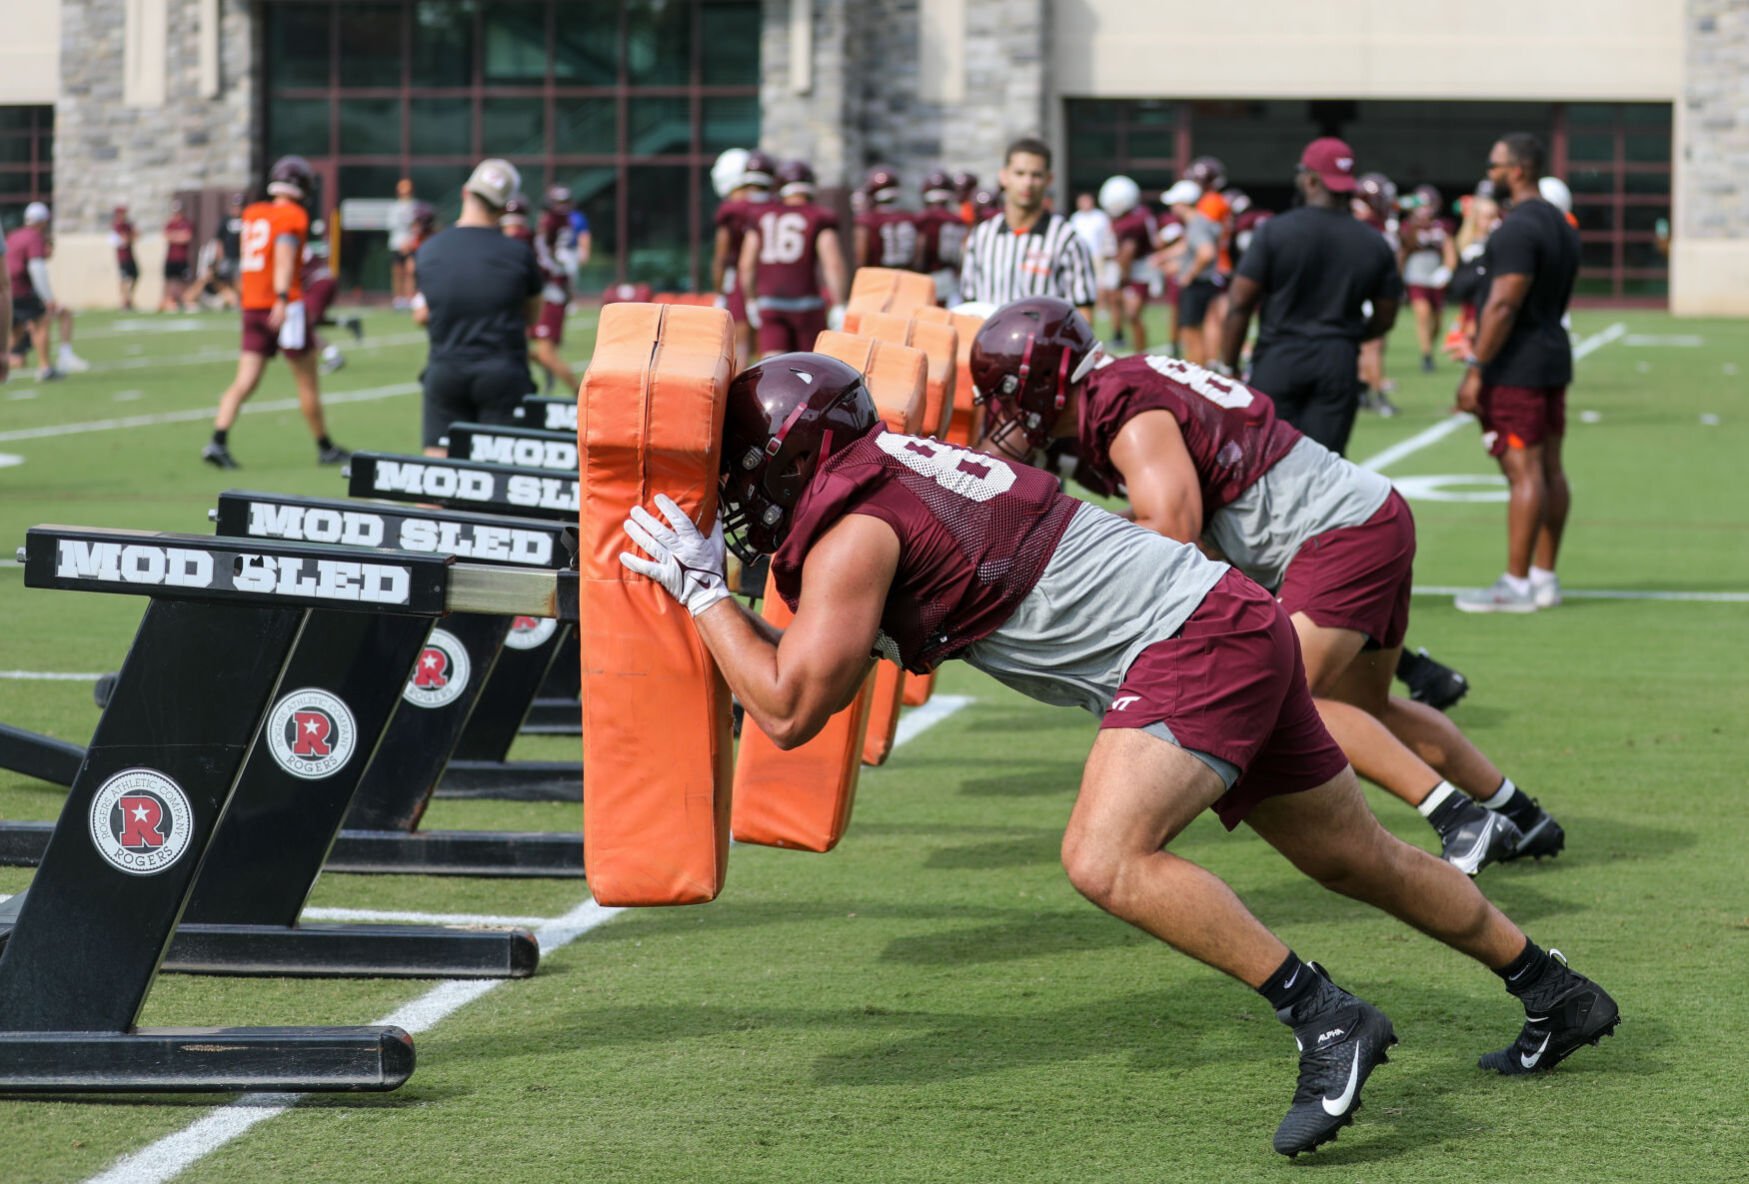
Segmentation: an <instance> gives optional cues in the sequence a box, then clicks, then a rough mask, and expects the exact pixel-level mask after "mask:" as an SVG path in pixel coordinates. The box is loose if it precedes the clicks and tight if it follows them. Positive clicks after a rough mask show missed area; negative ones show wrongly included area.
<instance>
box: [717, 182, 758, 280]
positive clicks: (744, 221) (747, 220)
mask: <svg viewBox="0 0 1749 1184" xmlns="http://www.w3.org/2000/svg"><path fill="white" fill-rule="evenodd" d="M770 208H772V203H771V202H770V201H769V200H763V201H749V200H748V199H747V198H744V197H732V198H730V199H729V200H728V201H725V202H723V203H722V204H721V205H719V206H718V207H717V212H716V215H715V217H714V218H713V219H712V221H713V223H714V224H715V225H717V226H720V227H723V228H724V229H726V230H727V231H728V232H729V270H730V271H733V270H734V269H735V262H736V260H738V259H740V258H741V240H742V239H744V238H746V237H747V227H748V226H749V225H751V224H752V222H753V220H754V219H756V218H757V217H759V215H760V214H761V213H762V212H764V211H765V210H767V209H770Z"/></svg>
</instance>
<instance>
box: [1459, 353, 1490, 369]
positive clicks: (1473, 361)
mask: <svg viewBox="0 0 1749 1184" xmlns="http://www.w3.org/2000/svg"><path fill="white" fill-rule="evenodd" d="M1464 365H1466V366H1468V367H1470V368H1471V369H1472V370H1480V369H1481V368H1482V367H1483V366H1484V365H1486V363H1485V362H1483V361H1482V359H1481V358H1478V357H1477V356H1476V355H1475V354H1471V355H1470V356H1469V357H1467V358H1465V359H1464Z"/></svg>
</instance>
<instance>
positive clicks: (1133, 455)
mask: <svg viewBox="0 0 1749 1184" xmlns="http://www.w3.org/2000/svg"><path fill="white" fill-rule="evenodd" d="M1111 463H1112V464H1113V465H1115V466H1116V467H1117V470H1118V471H1119V472H1121V473H1122V474H1123V479H1124V488H1125V490H1127V491H1128V493H1129V499H1130V508H1131V510H1133V511H1134V513H1135V522H1136V524H1137V525H1138V526H1145V527H1147V528H1148V529H1149V530H1152V531H1155V532H1157V533H1159V534H1163V535H1165V536H1166V537H1167V538H1172V539H1177V540H1178V541H1179V542H1181V543H1195V542H1197V541H1198V540H1199V539H1200V538H1201V537H1202V488H1201V487H1200V486H1199V485H1198V484H1197V480H1196V465H1195V463H1194V462H1193V461H1192V460H1191V459H1190V451H1189V449H1187V448H1185V446H1184V433H1183V431H1181V430H1180V429H1179V427H1178V421H1177V420H1176V419H1173V418H1172V414H1171V412H1168V411H1144V412H1142V413H1141V414H1140V415H1137V416H1136V417H1134V418H1133V419H1131V420H1130V421H1129V422H1128V423H1126V424H1124V426H1123V427H1122V429H1120V430H1119V431H1118V433H1117V436H1116V438H1115V439H1113V440H1112V442H1111Z"/></svg>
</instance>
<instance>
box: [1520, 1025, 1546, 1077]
mask: <svg viewBox="0 0 1749 1184" xmlns="http://www.w3.org/2000/svg"><path fill="white" fill-rule="evenodd" d="M1552 1035H1554V1033H1553V1032H1551V1033H1549V1036H1552ZM1548 1046H1549V1037H1548V1036H1544V1037H1543V1042H1542V1043H1541V1044H1539V1045H1538V1046H1537V1050H1536V1051H1535V1052H1533V1053H1531V1054H1530V1055H1529V1056H1525V1055H1524V1054H1523V1053H1519V1054H1518V1063H1519V1064H1521V1065H1523V1066H1524V1067H1525V1068H1526V1069H1534V1068H1536V1063H1537V1062H1538V1061H1540V1060H1542V1059H1543V1052H1544V1051H1545V1050H1546V1049H1547V1048H1548Z"/></svg>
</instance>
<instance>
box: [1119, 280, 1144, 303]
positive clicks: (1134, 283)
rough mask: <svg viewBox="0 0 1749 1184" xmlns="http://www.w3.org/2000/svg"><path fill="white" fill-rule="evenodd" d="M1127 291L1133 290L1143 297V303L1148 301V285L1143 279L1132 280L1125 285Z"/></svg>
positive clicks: (1124, 288)
mask: <svg viewBox="0 0 1749 1184" xmlns="http://www.w3.org/2000/svg"><path fill="white" fill-rule="evenodd" d="M1123 290H1124V291H1125V292H1133V293H1135V294H1136V295H1137V296H1139V297H1141V300H1142V303H1143V304H1146V303H1148V285H1147V284H1146V283H1145V282H1144V281H1141V280H1131V281H1130V282H1129V283H1127V284H1125V285H1124V286H1123Z"/></svg>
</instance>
